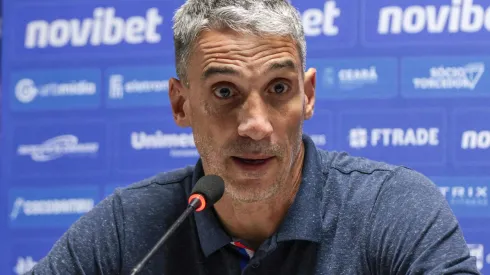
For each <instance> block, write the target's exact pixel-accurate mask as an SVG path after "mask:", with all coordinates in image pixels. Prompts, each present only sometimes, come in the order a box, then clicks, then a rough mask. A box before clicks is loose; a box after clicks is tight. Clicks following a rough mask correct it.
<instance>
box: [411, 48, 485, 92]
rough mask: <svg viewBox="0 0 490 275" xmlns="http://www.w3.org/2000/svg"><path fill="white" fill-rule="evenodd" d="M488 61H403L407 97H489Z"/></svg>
mask: <svg viewBox="0 0 490 275" xmlns="http://www.w3.org/2000/svg"><path fill="white" fill-rule="evenodd" d="M489 62H490V58H488V57H457V56H452V57H426V58H404V59H402V95H404V96H405V97H476V96H486V97H488V96H490V92H488V90H487V89H485V87H486V86H487V85H489V84H490V75H489V73H488V71H487V64H490V63H489Z"/></svg>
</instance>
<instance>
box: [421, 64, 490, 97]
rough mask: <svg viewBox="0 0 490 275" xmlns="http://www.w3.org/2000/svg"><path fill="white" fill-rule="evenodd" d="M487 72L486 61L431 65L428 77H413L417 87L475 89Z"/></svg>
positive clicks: (423, 88)
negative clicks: (455, 64) (457, 65)
mask: <svg viewBox="0 0 490 275" xmlns="http://www.w3.org/2000/svg"><path fill="white" fill-rule="evenodd" d="M484 72H485V64H484V63H481V62H479V63H470V64H466V65H465V66H461V67H444V66H439V67H431V68H430V70H429V76H428V77H420V78H414V79H413V86H414V88H415V89H422V90H426V89H468V90H474V89H475V87H476V85H477V84H478V81H480V78H481V76H482V75H483V73H484Z"/></svg>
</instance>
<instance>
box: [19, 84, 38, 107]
mask: <svg viewBox="0 0 490 275" xmlns="http://www.w3.org/2000/svg"><path fill="white" fill-rule="evenodd" d="M15 96H16V97H17V99H18V100H19V101H20V102H22V103H29V102H31V101H33V100H34V98H35V97H36V96H37V88H36V85H35V84H34V81H32V79H28V78H24V79H21V80H19V82H17V85H15Z"/></svg>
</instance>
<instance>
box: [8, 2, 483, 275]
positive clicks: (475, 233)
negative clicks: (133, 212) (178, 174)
mask: <svg viewBox="0 0 490 275" xmlns="http://www.w3.org/2000/svg"><path fill="white" fill-rule="evenodd" d="M182 3H183V1H182V0H127V1H120V0H112V1H110V0H98V1H89V0H85V1H78V0H74V1H69V2H66V1H60V0H46V1H42V3H39V1H34V0H17V1H13V0H4V3H3V11H4V25H5V26H6V27H5V28H4V34H3V43H2V44H3V45H2V46H3V52H2V55H3V59H2V67H3V68H2V79H3V83H2V90H3V95H2V106H1V110H2V111H1V120H2V136H1V148H0V149H1V159H0V162H1V164H2V169H1V174H0V177H1V178H0V179H1V181H0V182H1V192H0V196H1V197H0V202H1V207H0V211H1V212H0V216H1V217H2V218H1V219H0V235H1V236H3V238H2V245H0V273H1V274H20V273H21V272H24V271H26V270H28V269H29V268H30V267H31V266H32V265H33V264H34V263H35V262H36V261H38V260H39V259H40V258H41V257H42V256H44V255H45V254H46V253H47V252H48V251H49V249H50V248H51V246H52V244H53V242H54V240H56V239H57V238H59V237H60V235H61V234H62V233H63V232H64V231H65V230H66V229H67V228H68V227H69V226H70V224H71V223H73V222H74V221H75V220H76V219H77V218H79V217H80V216H81V215H83V214H84V213H86V212H87V211H89V210H90V209H91V208H92V207H93V206H94V204H96V203H97V202H99V201H100V200H101V199H103V198H104V197H105V196H107V195H108V194H109V193H111V192H112V191H113V189H114V188H115V187H116V186H124V185H127V184H130V183H132V182H134V181H137V180H141V179H143V178H146V177H148V176H151V175H154V174H156V173H158V172H161V171H166V170H169V169H173V168H178V167H182V166H184V165H187V164H193V163H194V162H195V160H196V159H197V152H196V150H195V147H194V143H193V139H192V135H191V130H190V129H180V128H177V127H176V126H175V125H174V123H173V121H172V119H171V112H170V109H169V101H168V97H167V91H168V83H167V80H168V78H169V77H171V76H174V75H175V70H174V57H173V42H172V32H171V18H172V16H173V11H174V10H175V9H176V8H177V7H178V6H180V5H181V4H182ZM293 4H294V5H296V6H297V7H298V9H299V10H300V12H301V15H302V19H303V24H304V27H305V33H306V35H307V43H308V61H307V62H308V64H307V65H308V66H309V67H310V66H314V67H316V68H317V69H318V89H317V99H318V100H317V112H316V113H315V117H314V119H312V120H311V121H308V122H307V123H306V126H305V131H306V132H307V133H309V134H310V135H311V136H312V137H313V138H314V140H315V142H316V143H317V145H318V146H319V147H321V148H325V149H328V150H338V151H347V152H349V153H351V154H353V155H358V156H366V157H369V158H372V159H376V160H382V161H387V162H390V163H395V164H404V165H406V166H409V167H412V168H415V169H417V170H419V171H420V172H422V173H424V174H425V175H427V176H428V177H430V178H431V179H432V180H433V181H434V183H435V184H437V185H438V186H439V187H440V190H441V193H442V194H443V195H444V196H445V197H446V199H447V200H448V202H449V204H450V205H451V207H452V208H453V210H454V212H455V214H456V215H457V217H458V219H459V220H460V222H461V225H462V227H463V231H464V234H465V237H466V239H467V241H468V243H469V245H470V248H471V253H472V254H473V255H475V256H476V257H477V259H478V265H479V268H481V270H482V272H483V273H487V274H488V273H490V267H489V264H490V205H489V201H488V194H489V191H488V189H489V186H490V68H489V67H488V66H490V3H489V2H488V0H452V1H451V0H412V1H403V0H349V1H334V0H329V1H324V0H301V1H300V0H297V1H296V0H293Z"/></svg>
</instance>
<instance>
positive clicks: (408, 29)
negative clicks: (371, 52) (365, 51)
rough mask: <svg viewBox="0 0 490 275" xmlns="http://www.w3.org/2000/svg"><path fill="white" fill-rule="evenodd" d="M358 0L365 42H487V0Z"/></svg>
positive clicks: (489, 22) (489, 10)
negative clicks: (361, 10)
mask: <svg viewBox="0 0 490 275" xmlns="http://www.w3.org/2000/svg"><path fill="white" fill-rule="evenodd" d="M362 1H363V13H364V15H363V18H364V22H363V27H362V28H364V29H365V31H364V32H363V39H364V41H365V42H366V44H367V45H373V46H378V45H379V46H381V45H386V46H388V45H394V44H396V45H406V44H418V45H427V44H433V45H445V44H446V43H449V42H451V44H452V45H454V44H469V43H476V44H478V43H483V44H487V43H488V42H490V38H489V35H488V34H489V32H490V20H488V18H490V5H489V4H488V1H484V0H440V1H420V0H414V1H411V2H407V1H402V0H392V1H377V2H375V3H372V2H370V1H368V0H362ZM387 3H389V5H387ZM473 45H474V44H473Z"/></svg>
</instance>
